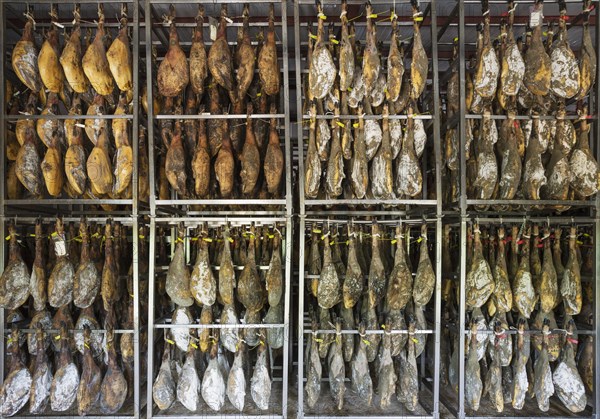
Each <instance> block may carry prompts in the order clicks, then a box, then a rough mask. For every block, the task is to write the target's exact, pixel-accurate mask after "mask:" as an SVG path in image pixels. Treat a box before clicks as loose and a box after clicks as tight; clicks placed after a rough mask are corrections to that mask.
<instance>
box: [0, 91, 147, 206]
mask: <svg viewBox="0 0 600 419" xmlns="http://www.w3.org/2000/svg"><path fill="white" fill-rule="evenodd" d="M45 100H46V102H45V105H44V107H43V109H42V111H41V113H40V114H39V115H52V116H57V115H60V114H61V108H62V106H61V102H60V99H59V98H58V96H57V95H56V94H55V93H49V94H48V96H47V97H46V99H45ZM127 100H128V99H127V97H126V94H125V93H122V94H121V96H120V98H119V101H118V103H117V105H116V107H114V110H111V106H110V105H109V103H108V102H107V100H106V99H105V98H104V97H103V96H100V95H96V96H95V97H94V99H93V101H92V102H91V103H89V104H86V103H85V102H84V101H83V99H82V97H81V95H79V94H75V95H73V97H72V100H71V108H70V109H69V112H68V114H69V115H70V116H74V115H81V119H64V120H60V119H37V120H30V119H20V120H18V121H17V122H16V124H14V127H10V128H9V132H8V141H7V157H8V160H9V166H8V167H9V174H10V173H12V172H14V177H13V178H12V179H11V177H10V176H8V178H7V185H8V188H7V189H8V191H7V192H8V197H9V198H12V199H18V198H26V197H33V198H43V197H50V198H58V197H61V196H67V197H72V198H78V197H84V198H124V199H130V198H131V197H132V193H133V188H134V185H133V183H132V178H133V149H132V146H131V123H130V121H129V120H127V119H123V118H120V119H113V120H112V121H111V120H108V119H100V118H94V116H96V115H106V114H107V112H111V113H112V114H114V115H115V116H117V117H118V116H122V115H127V114H130V113H131V104H130V103H127ZM38 104H39V97H38V94H36V93H33V92H32V93H30V95H29V97H27V99H26V101H25V102H24V103H23V102H21V101H20V100H19V99H18V98H15V99H14V100H13V101H12V102H11V111H10V113H11V114H17V113H21V114H24V115H36V109H37V106H38ZM86 105H87V108H86ZM88 140H89V141H88ZM138 149H139V161H138V163H139V173H140V175H139V182H138V192H139V195H140V199H142V200H147V199H148V194H149V167H148V166H149V165H148V157H147V145H146V134H145V130H144V129H143V127H140V130H139V139H138Z"/></svg>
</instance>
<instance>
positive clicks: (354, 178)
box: [304, 2, 429, 200]
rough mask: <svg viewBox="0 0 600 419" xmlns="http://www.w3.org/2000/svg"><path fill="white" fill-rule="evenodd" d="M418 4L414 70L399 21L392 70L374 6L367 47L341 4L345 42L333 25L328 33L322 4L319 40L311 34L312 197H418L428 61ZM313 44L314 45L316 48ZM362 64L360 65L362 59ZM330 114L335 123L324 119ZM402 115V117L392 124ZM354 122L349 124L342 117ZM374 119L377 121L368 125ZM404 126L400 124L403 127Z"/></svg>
mask: <svg viewBox="0 0 600 419" xmlns="http://www.w3.org/2000/svg"><path fill="white" fill-rule="evenodd" d="M412 3H413V20H414V25H413V31H414V33H413V38H412V47H411V48H412V50H411V58H412V59H411V62H410V68H408V65H406V68H405V59H404V44H403V43H402V44H401V43H400V41H399V39H400V35H399V28H398V16H397V15H396V14H395V13H394V12H393V11H392V16H391V21H392V35H391V39H390V47H389V54H388V56H387V66H385V65H383V63H382V58H381V55H382V53H383V51H381V48H379V47H378V43H377V29H376V24H375V19H376V18H377V16H378V15H377V14H375V13H374V12H373V9H372V6H371V4H370V2H367V3H366V6H365V14H366V19H367V27H366V33H367V35H366V43H365V45H364V47H363V46H361V45H360V42H359V41H358V40H357V39H356V36H355V34H356V33H355V30H354V25H353V24H351V23H349V22H350V21H351V20H354V19H349V17H348V15H347V10H346V2H342V12H341V16H340V20H341V39H340V40H339V41H338V40H337V39H335V35H334V28H333V25H331V26H330V27H329V34H328V36H327V34H326V33H325V27H324V20H325V19H326V16H325V14H324V13H323V9H322V5H321V4H320V2H318V3H317V8H318V19H317V20H318V28H317V35H316V36H314V35H312V34H309V35H310V37H309V42H308V54H307V63H308V77H307V78H306V79H305V80H304V85H305V86H304V97H305V104H306V108H307V110H308V114H309V118H310V122H309V123H310V127H309V137H308V150H307V151H306V155H305V162H304V195H305V196H306V197H307V198H310V199H314V198H329V199H335V198H338V197H341V198H344V199H363V198H370V199H386V200H389V199H394V198H398V199H402V198H413V197H420V196H421V194H422V189H423V175H422V173H421V163H420V158H421V155H422V154H423V150H424V149H425V145H426V142H427V134H426V132H425V128H424V125H423V120H422V119H420V118H414V116H416V115H417V114H418V112H419V110H418V108H417V100H419V98H420V97H421V94H422V93H423V91H424V90H425V86H426V81H427V71H428V65H429V61H428V58H427V54H426V52H425V49H424V47H423V43H422V39H421V33H420V25H419V22H420V21H421V20H422V19H423V18H422V15H421V13H420V11H419V8H418V5H417V2H412ZM313 37H314V42H313ZM359 57H362V60H361V59H359ZM326 113H332V114H333V115H334V118H333V119H331V120H327V119H322V118H319V116H323V115H325V114H326ZM401 114H405V117H404V118H401V119H400V118H395V116H397V115H401ZM349 115H350V116H356V118H357V119H356V118H354V119H347V118H344V116H349ZM371 116H376V117H375V118H370V117H371ZM401 121H402V122H401Z"/></svg>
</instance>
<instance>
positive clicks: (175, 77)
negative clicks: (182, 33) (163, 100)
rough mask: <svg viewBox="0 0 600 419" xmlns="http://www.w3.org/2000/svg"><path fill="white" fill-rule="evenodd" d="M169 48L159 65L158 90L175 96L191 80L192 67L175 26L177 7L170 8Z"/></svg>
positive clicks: (162, 93)
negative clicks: (189, 64) (189, 65)
mask: <svg viewBox="0 0 600 419" xmlns="http://www.w3.org/2000/svg"><path fill="white" fill-rule="evenodd" d="M169 12H170V13H169V18H168V19H169V20H170V23H171V26H170V29H169V49H168V50H167V53H166V54H165V58H164V60H163V61H162V62H161V63H160V66H159V67H158V74H157V83H158V92H159V93H160V94H161V95H162V96H166V97H175V96H178V95H180V94H181V93H182V92H183V91H184V90H185V87H186V86H187V85H188V83H189V81H190V69H189V67H188V63H187V57H186V56H185V53H184V52H183V50H182V49H181V47H180V46H179V36H178V35H177V28H176V27H175V8H174V7H173V5H171V7H170V9H169Z"/></svg>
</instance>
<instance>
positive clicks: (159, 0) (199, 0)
mask: <svg viewBox="0 0 600 419" xmlns="http://www.w3.org/2000/svg"><path fill="white" fill-rule="evenodd" d="M190 3H191V2H190V0H150V4H151V5H152V4H190ZM225 3H228V4H232V3H233V4H239V0H219V1H218V2H217V1H216V0H194V1H193V4H225ZM244 3H250V4H252V3H260V4H270V3H273V1H265V0H244Z"/></svg>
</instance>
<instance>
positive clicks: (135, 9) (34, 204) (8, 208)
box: [0, 0, 142, 419]
mask: <svg viewBox="0 0 600 419" xmlns="http://www.w3.org/2000/svg"><path fill="white" fill-rule="evenodd" d="M51 3H57V4H58V5H59V13H60V16H59V17H60V18H61V20H70V19H71V18H72V15H71V10H72V8H73V7H74V5H75V4H77V3H78V4H92V5H97V4H98V2H97V1H92V0H77V1H69V2H57V1H53V0H33V1H30V2H28V5H30V6H33V7H34V15H35V14H36V11H35V5H48V4H51ZM103 3H105V4H112V5H115V6H114V7H117V5H118V4H122V3H126V4H127V6H128V16H129V22H128V26H129V27H130V31H131V32H130V35H131V44H130V47H131V53H132V56H133V57H139V56H140V37H139V34H140V26H141V24H140V17H141V14H140V2H139V1H138V0H106V1H103ZM11 4H12V5H14V4H15V3H14V2H10V1H7V0H0V57H2V59H3V60H4V61H3V63H2V65H1V66H0V80H2V82H1V83H0V98H2V100H3V101H4V96H5V91H4V89H5V85H4V80H5V79H7V72H12V68H11V66H10V65H7V60H8V58H7V57H8V56H7V52H8V48H7V46H8V41H7V36H6V34H7V18H8V16H7V10H8V8H10V7H11ZM46 7H47V6H46ZM67 10H68V11H67ZM63 16H66V18H64V19H63ZM36 17H37V16H36ZM40 17H41V16H40ZM44 18H45V17H44ZM24 23H25V19H24V18H23V24H24ZM42 26H43V25H42ZM67 26H68V25H67ZM109 26H110V27H113V26H114V27H117V24H116V23H115V24H114V25H107V27H109ZM11 30H14V28H12V29H11ZM139 65H140V64H139V60H138V59H134V60H132V73H133V80H132V81H133V99H132V105H133V110H132V113H131V114H128V115H95V116H94V118H96V119H107V120H113V119H127V120H130V121H131V126H130V127H129V129H130V135H131V137H130V143H131V147H132V151H133V153H132V154H133V173H132V178H131V182H132V185H134V186H133V187H132V198H131V199H102V200H91V199H70V198H61V199H52V198H48V199H40V200H33V199H17V200H9V199H6V188H5V182H4V181H2V182H0V234H1V235H2V237H4V236H5V235H6V223H7V221H9V219H12V218H13V217H15V218H16V221H17V226H20V225H24V224H29V225H33V224H35V220H36V218H37V217H28V216H27V214H25V216H19V214H23V212H24V211H23V207H26V209H27V210H28V211H31V212H33V214H31V213H30V214H29V215H39V214H40V213H41V214H47V216H45V217H43V220H44V221H45V222H49V221H50V220H54V219H55V217H52V218H51V217H50V215H51V214H52V215H56V214H58V215H60V216H62V217H63V220H64V221H78V220H79V218H80V215H88V214H89V215H90V217H88V218H87V219H88V221H97V222H101V223H103V222H105V221H106V218H107V217H110V216H111V215H113V214H114V217H113V220H115V221H119V222H121V223H122V224H123V225H127V226H131V228H132V231H133V234H132V239H131V240H132V241H131V242H130V246H131V247H132V250H133V252H132V267H133V271H132V274H133V290H134V292H133V328H132V329H130V330H124V329H119V330H118V331H116V332H118V333H133V342H134V344H133V346H134V371H133V372H134V379H133V387H134V388H133V399H132V406H129V407H128V403H129V402H126V404H125V406H124V407H123V409H132V410H133V411H132V415H121V416H115V415H106V416H102V415H100V416H98V415H96V416H89V417H90V418H97V419H100V418H106V417H108V416H110V417H123V418H132V419H138V418H140V415H141V410H142V406H141V404H140V402H141V390H142V387H141V381H140V374H141V358H140V343H139V342H140V335H141V329H142V326H141V322H140V298H139V297H140V296H139V257H138V255H139V252H138V248H139V240H140V239H139V237H138V233H137V232H138V229H139V227H140V226H141V225H142V223H141V221H140V220H139V202H138V187H137V184H138V159H139V156H138V150H139V147H138V136H139V124H140V122H141V121H140V118H139V115H140V103H139V96H140V95H139V93H140V71H139V70H140V68H139ZM5 113H6V110H5V109H4V107H3V108H2V110H1V111H0V138H6V130H7V125H8V124H7V122H8V121H16V120H20V119H32V120H37V119H42V118H41V116H40V115H14V116H13V115H6V114H5ZM43 119H56V120H67V119H86V115H81V116H79V115H78V116H74V115H44V117H43ZM6 168H7V166H6V155H5V147H4V146H2V147H0V173H6ZM101 204H111V205H125V206H126V208H127V210H126V216H123V214H122V213H120V212H119V211H114V213H108V212H106V211H103V213H102V215H103V216H102V217H96V216H94V215H93V214H92V213H90V211H89V206H91V205H101ZM25 212H26V211H25ZM7 243H8V242H6V241H5V240H2V241H0V255H1V257H0V272H1V271H3V270H4V266H5V255H6V250H7V248H8V246H7ZM5 322H6V319H5V310H0V359H2V360H4V355H5V354H4V351H5V343H6V342H5V333H6V330H7V328H6V323H5ZM4 375H5V370H4V362H0V379H2V380H4ZM117 415H118V414H117ZM18 417H32V416H28V415H27V414H26V412H24V411H22V412H21V416H18ZM35 417H38V418H43V417H50V418H56V417H57V416H55V415H50V416H35Z"/></svg>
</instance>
